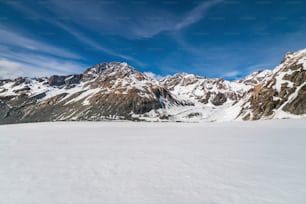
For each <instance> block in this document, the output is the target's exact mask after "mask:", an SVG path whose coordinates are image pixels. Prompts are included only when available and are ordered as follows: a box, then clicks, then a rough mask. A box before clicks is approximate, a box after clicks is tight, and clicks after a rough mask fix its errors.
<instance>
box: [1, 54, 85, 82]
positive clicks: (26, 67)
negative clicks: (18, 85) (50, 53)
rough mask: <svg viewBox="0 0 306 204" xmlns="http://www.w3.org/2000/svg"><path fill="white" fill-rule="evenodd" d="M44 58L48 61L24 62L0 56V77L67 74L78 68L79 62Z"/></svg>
mask: <svg viewBox="0 0 306 204" xmlns="http://www.w3.org/2000/svg"><path fill="white" fill-rule="evenodd" d="M46 60H48V63H45V62H42V61H40V60H36V61H33V60H31V61H30V62H29V63H26V62H23V61H18V60H14V59H7V58H0V78H1V79H13V78H16V77H20V76H27V77H47V76H50V75H53V74H59V75H62V74H68V73H71V70H74V69H79V68H80V65H79V64H74V63H71V62H64V61H58V60H56V59H52V58H47V59H46ZM55 67H57V68H55ZM65 70H69V71H68V72H67V71H65Z"/></svg>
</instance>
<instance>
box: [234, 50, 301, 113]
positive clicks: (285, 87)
mask: <svg viewBox="0 0 306 204" xmlns="http://www.w3.org/2000/svg"><path fill="white" fill-rule="evenodd" d="M303 116H306V49H304V50H301V51H298V52H294V53H292V52H291V53H287V54H286V56H285V57H284V59H283V60H282V63H281V64H280V65H279V66H277V67H276V68H275V69H273V70H272V72H271V73H270V72H268V73H267V74H266V75H265V77H263V78H262V79H261V81H260V82H259V83H257V84H256V85H255V86H254V88H253V91H252V92H251V94H250V95H249V97H248V100H247V102H246V103H245V104H244V105H243V106H242V112H241V114H240V117H242V118H244V119H271V118H292V117H303Z"/></svg>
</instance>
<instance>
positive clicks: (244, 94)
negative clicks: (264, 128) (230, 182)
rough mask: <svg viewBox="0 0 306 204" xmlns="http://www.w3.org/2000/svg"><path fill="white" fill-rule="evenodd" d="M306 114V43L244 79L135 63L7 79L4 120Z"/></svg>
mask: <svg viewBox="0 0 306 204" xmlns="http://www.w3.org/2000/svg"><path fill="white" fill-rule="evenodd" d="M305 115H306V49H305V50H301V51H298V52H294V53H287V55H286V56H285V57H284V59H283V60H282V62H281V64H280V65H279V66H277V67H276V68H275V69H274V70H263V71H258V72H255V73H253V74H251V75H249V76H247V77H245V78H244V79H241V80H238V81H233V82H230V81H227V80H224V79H208V78H204V77H200V76H195V75H192V74H175V75H173V76H168V77H165V78H163V79H160V80H157V79H154V78H152V77H150V76H147V75H146V74H144V73H141V72H139V71H137V70H136V69H135V68H133V67H131V66H129V65H128V64H127V63H118V62H111V63H102V64H97V65H95V66H93V67H90V68H88V69H86V70H85V71H84V72H83V73H82V74H76V75H67V76H57V75H53V76H50V77H49V78H24V77H20V78H17V79H14V80H0V123H2V124H3V123H19V122H42V121H71V120H94V121H99V120H106V119H112V120H113V119H122V120H146V121H160V120H164V121H201V120H204V121H224V120H235V119H236V120H241V119H242V120H259V119H273V118H288V117H303V116H305Z"/></svg>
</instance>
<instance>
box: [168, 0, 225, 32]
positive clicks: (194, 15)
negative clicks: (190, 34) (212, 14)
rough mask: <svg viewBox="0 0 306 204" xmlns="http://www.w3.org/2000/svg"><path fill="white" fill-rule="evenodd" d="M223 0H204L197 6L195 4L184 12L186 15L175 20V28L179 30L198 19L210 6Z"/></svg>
mask: <svg viewBox="0 0 306 204" xmlns="http://www.w3.org/2000/svg"><path fill="white" fill-rule="evenodd" d="M223 1H224V0H212V1H206V2H203V3H201V4H199V5H198V6H196V7H195V8H194V9H192V10H191V11H190V12H188V13H187V14H186V16H185V17H184V18H183V20H181V21H180V22H177V23H176V25H175V27H174V28H175V30H180V29H183V28H185V27H188V26H190V25H192V24H194V23H196V22H198V21H199V20H201V19H202V18H203V17H204V16H205V15H206V14H207V12H208V11H209V9H211V8H212V7H214V6H216V5H218V4H220V3H222V2H223Z"/></svg>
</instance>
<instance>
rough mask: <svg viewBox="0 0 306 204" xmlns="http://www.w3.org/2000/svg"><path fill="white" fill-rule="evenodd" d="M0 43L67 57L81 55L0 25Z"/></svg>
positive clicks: (72, 57) (74, 57) (73, 57)
mask: <svg viewBox="0 0 306 204" xmlns="http://www.w3.org/2000/svg"><path fill="white" fill-rule="evenodd" d="M0 36H1V38H0V45H3V46H9V47H11V48H17V49H19V50H20V49H25V50H29V51H31V52H40V53H46V54H51V55H54V56H59V57H62V58H68V59H80V58H81V57H80V56H79V55H77V54H75V53H72V52H69V51H67V50H65V49H61V48H58V47H55V46H52V45H49V44H46V43H43V42H40V41H38V40H33V39H31V38H29V37H26V36H25V35H22V34H21V33H18V32H17V31H12V30H9V29H8V28H3V27H0Z"/></svg>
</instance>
